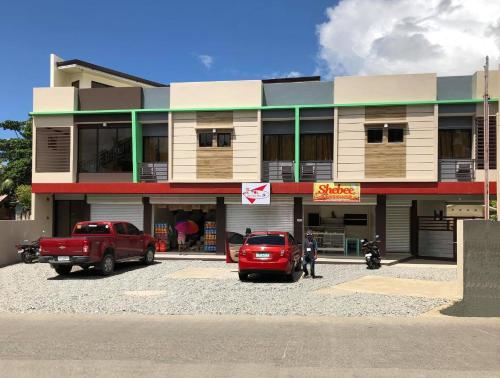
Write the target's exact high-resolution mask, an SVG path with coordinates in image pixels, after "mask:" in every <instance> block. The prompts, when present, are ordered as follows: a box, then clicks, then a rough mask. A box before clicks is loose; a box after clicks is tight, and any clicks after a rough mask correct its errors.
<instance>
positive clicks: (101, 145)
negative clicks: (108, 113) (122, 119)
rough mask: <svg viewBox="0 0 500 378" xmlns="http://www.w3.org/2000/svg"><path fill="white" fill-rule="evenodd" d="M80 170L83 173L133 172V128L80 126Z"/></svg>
mask: <svg viewBox="0 0 500 378" xmlns="http://www.w3.org/2000/svg"><path fill="white" fill-rule="evenodd" d="M78 170H79V172H82V173H114V172H131V171H132V130H131V128H130V127H116V126H115V127H112V126H107V127H103V126H96V127H82V128H79V129H78Z"/></svg>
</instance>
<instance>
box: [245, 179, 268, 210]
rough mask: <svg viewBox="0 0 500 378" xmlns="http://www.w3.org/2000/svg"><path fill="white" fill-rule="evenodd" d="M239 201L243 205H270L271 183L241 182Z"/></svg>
mask: <svg viewBox="0 0 500 378" xmlns="http://www.w3.org/2000/svg"><path fill="white" fill-rule="evenodd" d="M241 203H242V204H243V205H270V204H271V184H269V183H263V182H260V183H251V182H245V183H243V184H241Z"/></svg>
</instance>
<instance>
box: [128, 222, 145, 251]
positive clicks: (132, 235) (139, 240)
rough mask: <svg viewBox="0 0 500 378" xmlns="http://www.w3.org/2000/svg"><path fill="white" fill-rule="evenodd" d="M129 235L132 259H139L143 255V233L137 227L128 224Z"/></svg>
mask: <svg viewBox="0 0 500 378" xmlns="http://www.w3.org/2000/svg"><path fill="white" fill-rule="evenodd" d="M126 225H127V234H128V237H129V245H130V253H129V256H130V257H138V256H142V255H143V252H144V251H143V239H144V236H143V235H141V231H139V229H138V228H137V227H135V226H134V225H133V224H132V223H126Z"/></svg>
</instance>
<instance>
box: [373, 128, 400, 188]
mask: <svg viewBox="0 0 500 378" xmlns="http://www.w3.org/2000/svg"><path fill="white" fill-rule="evenodd" d="M386 140H387V137H386V136H384V143H367V144H366V146H365V177H366V178H406V143H387V142H386Z"/></svg>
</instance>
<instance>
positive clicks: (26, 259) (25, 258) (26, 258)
mask: <svg viewBox="0 0 500 378" xmlns="http://www.w3.org/2000/svg"><path fill="white" fill-rule="evenodd" d="M21 259H22V260H23V263H25V264H31V263H32V262H33V259H32V258H31V256H30V254H29V253H28V252H23V253H22V254H21Z"/></svg>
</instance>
